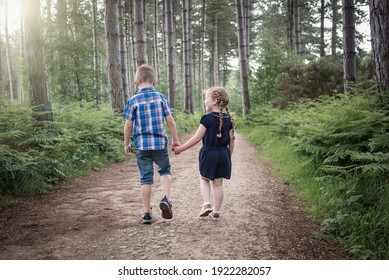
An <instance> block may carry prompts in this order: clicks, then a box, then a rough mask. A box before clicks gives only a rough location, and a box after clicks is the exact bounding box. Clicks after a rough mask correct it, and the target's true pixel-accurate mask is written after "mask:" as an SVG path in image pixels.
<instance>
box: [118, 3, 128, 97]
mask: <svg viewBox="0 0 389 280" xmlns="http://www.w3.org/2000/svg"><path fill="white" fill-rule="evenodd" d="M118 8H119V44H120V64H121V73H122V83H123V98H124V101H126V100H127V99H128V96H129V89H128V75H127V72H128V70H127V47H126V45H127V44H126V38H125V36H124V12H123V10H124V6H123V0H119V1H118Z"/></svg>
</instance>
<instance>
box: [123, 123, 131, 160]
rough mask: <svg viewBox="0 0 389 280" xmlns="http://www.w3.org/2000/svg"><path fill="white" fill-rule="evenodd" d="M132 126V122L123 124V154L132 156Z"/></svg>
mask: <svg viewBox="0 0 389 280" xmlns="http://www.w3.org/2000/svg"><path fill="white" fill-rule="evenodd" d="M132 129H133V124H132V121H130V120H126V123H125V124H124V131H123V132H124V153H125V154H126V155H131V154H132V149H131V145H130V140H131V134H132Z"/></svg>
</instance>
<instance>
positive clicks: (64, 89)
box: [57, 0, 72, 96]
mask: <svg viewBox="0 0 389 280" xmlns="http://www.w3.org/2000/svg"><path fill="white" fill-rule="evenodd" d="M67 30H68V22H67V0H57V32H58V41H59V44H61V42H67V41H68V40H69V38H68V33H67ZM57 52H58V71H59V72H60V73H64V72H65V71H66V65H67V60H68V56H67V55H66V53H65V52H66V51H65V50H64V49H58V50H57ZM58 83H59V84H58V85H57V86H58V91H59V93H60V95H61V96H66V95H70V94H71V92H72V91H71V90H70V82H69V80H68V78H67V75H60V76H59V80H58Z"/></svg>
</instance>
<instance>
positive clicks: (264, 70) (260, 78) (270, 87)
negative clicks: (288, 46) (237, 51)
mask: <svg viewBox="0 0 389 280" xmlns="http://www.w3.org/2000/svg"><path fill="white" fill-rule="evenodd" d="M259 46H260V50H261V51H260V52H259V53H260V55H258V57H256V55H255V54H254V58H253V59H254V60H256V61H257V63H258V64H259V66H258V69H257V71H256V73H255V75H254V77H253V78H252V81H250V84H251V87H252V89H251V90H250V92H251V93H252V94H251V96H250V98H251V101H252V102H254V103H257V104H261V103H270V102H271V101H272V100H274V99H275V98H277V97H278V91H277V88H276V79H277V76H278V75H280V74H281V73H282V70H283V69H282V67H283V64H284V61H285V60H286V59H287V52H286V50H285V49H283V48H282V47H281V46H280V45H279V44H278V43H277V41H276V40H275V39H274V38H273V36H272V35H271V34H269V32H265V33H264V35H263V36H262V39H261V41H260V45H259Z"/></svg>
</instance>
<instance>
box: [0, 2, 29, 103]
mask: <svg viewBox="0 0 389 280" xmlns="http://www.w3.org/2000/svg"><path fill="white" fill-rule="evenodd" d="M23 10H24V8H23V5H20V18H23V13H24V11H23ZM0 30H1V28H0ZM19 38H20V48H19V50H20V52H19V57H20V61H21V63H22V64H23V62H24V61H26V60H25V59H26V55H25V52H26V49H25V45H26V44H25V41H24V38H25V36H24V28H23V21H22V20H21V21H20V37H19ZM0 40H1V38H0ZM0 53H1V48H0ZM0 63H1V61H0ZM0 75H1V71H0ZM25 79H26V69H25V67H19V81H20V82H19V86H20V89H19V90H18V99H19V100H23V99H24V93H25V87H24V86H25ZM0 81H1V78H0Z"/></svg>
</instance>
